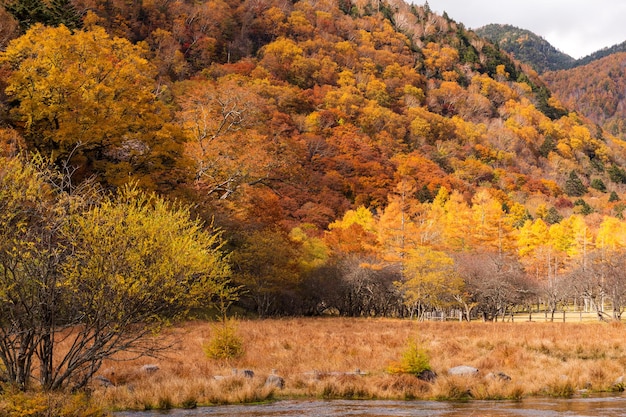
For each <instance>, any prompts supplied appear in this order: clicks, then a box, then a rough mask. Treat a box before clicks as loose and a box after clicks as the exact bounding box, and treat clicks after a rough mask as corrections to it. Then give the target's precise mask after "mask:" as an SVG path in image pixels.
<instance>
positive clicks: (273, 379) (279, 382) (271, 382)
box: [265, 374, 285, 389]
mask: <svg viewBox="0 0 626 417" xmlns="http://www.w3.org/2000/svg"><path fill="white" fill-rule="evenodd" d="M265 386H266V387H274V388H278V389H283V388H285V380H284V379H283V378H281V377H279V376H278V375H274V374H271V375H269V376H268V377H267V379H266V380H265Z"/></svg>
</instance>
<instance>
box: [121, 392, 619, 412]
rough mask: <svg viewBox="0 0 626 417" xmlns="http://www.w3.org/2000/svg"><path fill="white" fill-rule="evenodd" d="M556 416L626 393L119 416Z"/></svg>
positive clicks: (613, 404)
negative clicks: (594, 396)
mask: <svg viewBox="0 0 626 417" xmlns="http://www.w3.org/2000/svg"><path fill="white" fill-rule="evenodd" d="M163 415H169V416H172V417H204V416H210V417H227V416H228V417H231V416H243V417H344V416H355V417H356V416H358V417H398V416H412V417H426V416H428V417H440V416H446V417H461V416H463V417H466V416H491V417H504V416H506V417H511V416H513V417H515V416H529V417H530V416H532V417H551V416H559V417H560V416H577V417H583V416H589V417H591V416H594V417H597V416H602V417H617V416H625V415H626V397H601V398H573V399H551V398H545V399H543V398H540V399H536V398H533V399H528V400H524V401H520V402H512V401H470V402H465V403H453V402H435V401H346V400H334V401H279V402H276V403H272V404H263V405H233V406H217V407H205V408H198V409H195V410H171V411H167V412H163V411H160V412H158V411H144V412H121V413H116V414H115V416H116V417H152V416H163Z"/></svg>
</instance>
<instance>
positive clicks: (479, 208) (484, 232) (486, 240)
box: [471, 189, 514, 255]
mask: <svg viewBox="0 0 626 417" xmlns="http://www.w3.org/2000/svg"><path fill="white" fill-rule="evenodd" d="M471 211H472V224H473V233H472V236H471V237H472V244H471V246H472V247H473V249H475V250H480V249H482V250H486V251H487V252H497V253H498V254H500V255H502V254H503V253H504V252H509V251H510V250H511V249H512V247H513V245H514V242H513V236H512V228H511V226H510V224H509V223H507V222H506V221H505V213H504V211H503V210H502V203H500V202H499V201H498V200H496V199H495V198H493V197H492V196H491V194H490V193H489V191H488V190H486V189H483V190H480V191H478V192H477V193H476V194H475V195H474V197H473V198H472V208H471Z"/></svg>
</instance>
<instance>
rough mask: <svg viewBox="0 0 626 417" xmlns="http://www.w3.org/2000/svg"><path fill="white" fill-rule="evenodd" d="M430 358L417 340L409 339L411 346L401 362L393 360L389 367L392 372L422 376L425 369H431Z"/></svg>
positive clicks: (404, 353)
mask: <svg viewBox="0 0 626 417" xmlns="http://www.w3.org/2000/svg"><path fill="white" fill-rule="evenodd" d="M430 370H431V369H430V359H429V357H428V353H427V352H426V350H425V349H424V348H423V347H421V346H420V345H419V344H418V343H417V342H416V341H415V340H411V341H409V346H408V347H407V349H406V350H405V351H404V352H403V353H402V359H401V360H400V362H393V363H391V364H390V365H389V366H388V367H387V372H389V373H391V374H411V375H415V376H420V375H421V374H422V373H424V372H425V371H430Z"/></svg>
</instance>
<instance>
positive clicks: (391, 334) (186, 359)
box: [92, 318, 626, 410]
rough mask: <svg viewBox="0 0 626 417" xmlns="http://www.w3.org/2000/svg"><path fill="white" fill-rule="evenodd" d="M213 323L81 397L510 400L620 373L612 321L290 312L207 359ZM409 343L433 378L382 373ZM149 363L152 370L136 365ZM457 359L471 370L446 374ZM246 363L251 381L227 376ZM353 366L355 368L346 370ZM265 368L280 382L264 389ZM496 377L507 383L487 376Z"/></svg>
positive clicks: (148, 403) (587, 386)
mask: <svg viewBox="0 0 626 417" xmlns="http://www.w3.org/2000/svg"><path fill="white" fill-rule="evenodd" d="M215 326H216V324H214V323H206V322H190V323H186V324H185V325H182V326H178V327H175V328H171V329H168V330H167V331H165V333H163V334H161V335H160V336H159V337H160V338H161V339H162V340H164V341H167V342H168V343H173V344H174V347H173V348H172V349H171V350H169V351H168V353H167V354H166V355H165V356H164V357H161V358H158V359H152V360H147V359H146V358H143V359H140V360H130V361H109V362H107V363H106V364H105V365H104V366H103V367H102V369H101V372H100V374H99V375H100V376H102V377H106V378H107V379H109V380H110V381H111V382H112V383H113V384H114V386H108V387H105V386H104V385H102V384H101V383H99V382H98V381H96V382H95V383H94V391H93V393H92V400H93V401H94V402H95V404H97V405H99V406H102V407H105V408H108V409H122V408H123V409H140V410H143V409H156V408H171V407H194V406H196V405H198V406H199V405H209V404H225V403H238V402H257V401H265V400H271V399H280V398H294V397H295V398H312V397H313V398H355V399H356V398H359V399H439V400H448V399H468V398H473V399H507V398H508V399H518V398H523V397H527V396H537V395H542V396H545V395H547V396H571V395H585V394H591V393H594V392H602V391H610V390H616V389H618V388H620V387H616V386H614V382H615V381H616V379H618V378H619V377H620V376H622V375H623V374H625V373H626V344H625V343H624V341H625V336H626V327H624V325H622V324H620V323H616V324H607V323H579V324H574V323H527V322H515V323H459V322H415V321H408V320H395V319H356V318H317V319H315V318H296V319H272V320H254V321H239V322H238V323H237V335H239V337H240V339H241V340H242V341H243V345H244V349H245V354H244V355H243V356H241V357H240V358H238V359H234V360H213V359H208V358H207V357H206V355H205V353H204V349H203V346H205V345H206V344H207V342H208V341H209V340H211V337H212V334H214V333H215V329H216V327H215ZM411 340H413V341H416V342H417V344H418V345H419V346H420V347H421V348H423V349H424V350H425V351H426V352H427V353H428V356H429V358H430V365H431V368H432V370H433V371H434V372H436V373H437V374H438V378H437V379H436V381H435V382H433V383H429V382H424V381H421V380H418V379H417V378H416V377H414V376H413V375H406V374H390V373H389V372H388V371H387V370H388V368H389V366H390V364H392V363H394V362H397V361H398V360H400V359H401V358H402V355H403V352H404V351H406V349H407V346H408V345H409V342H410V341H411ZM147 364H155V365H158V367H159V369H158V370H157V371H156V372H152V373H149V372H145V371H144V370H142V366H143V365H147ZM458 365H469V366H472V367H475V368H478V369H479V371H480V372H479V374H478V375H477V376H452V375H447V370H448V369H449V368H451V367H454V366H458ZM233 369H239V370H243V369H250V370H252V371H254V377H253V378H246V377H244V376H242V375H240V373H239V374H237V375H235V374H234V373H233ZM357 369H358V370H359V371H360V372H358V373H357V372H355V371H356V370H357ZM272 372H275V373H276V374H277V375H279V376H281V377H282V378H284V381H285V385H284V388H283V389H279V388H276V387H268V386H265V380H266V377H267V376H268V375H269V374H271V373H272ZM498 372H502V373H505V374H506V375H508V376H510V377H511V380H510V381H503V380H501V379H498V378H493V377H492V376H490V375H489V374H490V373H498Z"/></svg>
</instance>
